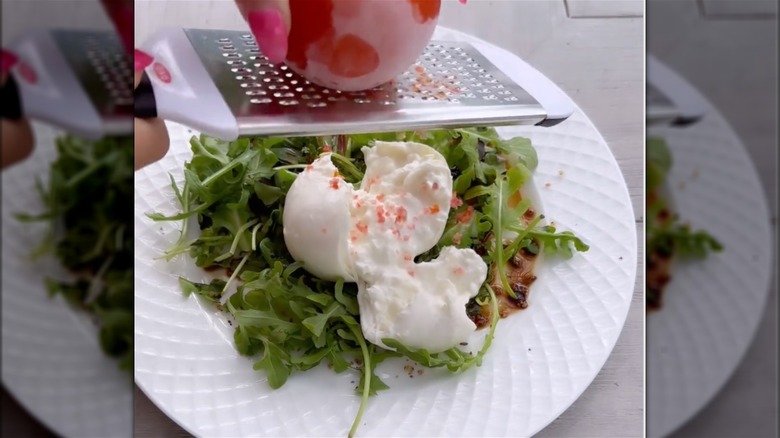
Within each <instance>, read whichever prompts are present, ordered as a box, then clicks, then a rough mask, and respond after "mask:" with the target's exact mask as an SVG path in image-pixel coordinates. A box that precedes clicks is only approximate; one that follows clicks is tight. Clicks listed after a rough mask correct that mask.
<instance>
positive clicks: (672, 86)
mask: <svg viewBox="0 0 780 438" xmlns="http://www.w3.org/2000/svg"><path fill="white" fill-rule="evenodd" d="M645 67H646V69H647V82H648V84H649V85H652V86H653V87H655V88H656V89H658V90H659V91H660V92H661V93H663V94H664V95H665V96H666V97H667V98H668V99H669V100H671V101H672V104H673V105H674V107H673V108H669V109H667V108H661V107H654V106H648V108H647V110H646V114H647V117H646V120H647V123H648V124H668V125H672V126H686V125H690V124H692V123H696V122H697V121H699V120H700V119H701V118H702V117H704V115H705V114H706V113H707V107H709V104H708V103H707V101H706V99H705V98H704V97H703V96H702V95H701V94H699V92H698V91H696V90H695V89H694V88H693V87H691V86H690V85H689V84H687V83H686V82H685V80H684V79H683V78H682V77H680V75H678V74H677V73H675V72H674V71H672V70H671V69H669V67H667V66H665V65H664V64H663V63H661V62H659V61H658V60H657V59H656V58H655V57H654V56H653V55H650V54H648V55H647V61H646V66H645Z"/></svg>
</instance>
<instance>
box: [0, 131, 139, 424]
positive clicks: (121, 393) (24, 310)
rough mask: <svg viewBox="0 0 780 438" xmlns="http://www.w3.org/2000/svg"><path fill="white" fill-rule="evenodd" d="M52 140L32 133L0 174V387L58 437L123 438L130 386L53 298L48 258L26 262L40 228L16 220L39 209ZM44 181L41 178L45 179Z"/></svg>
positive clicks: (92, 336) (81, 321)
mask: <svg viewBox="0 0 780 438" xmlns="http://www.w3.org/2000/svg"><path fill="white" fill-rule="evenodd" d="M56 134H57V133H56V132H55V131H53V130H51V129H49V128H47V127H45V126H43V125H36V126H35V135H36V137H37V148H36V151H35V154H34V155H33V156H32V157H30V158H29V159H28V160H26V161H24V162H23V163H21V164H19V165H17V166H14V167H12V168H10V169H7V170H4V171H3V173H2V188H3V190H2V215H3V219H2V228H3V229H2V242H3V245H2V247H3V249H2V251H3V276H2V291H3V293H2V329H3V330H2V357H3V367H2V368H3V374H2V376H3V377H2V378H3V385H5V387H6V388H7V389H8V390H9V391H10V392H11V394H13V395H14V397H15V398H16V399H17V400H18V401H19V402H20V403H21V404H22V405H23V406H24V407H25V408H26V409H27V410H28V411H29V412H31V413H32V414H33V415H34V416H36V417H37V418H38V419H39V420H41V421H42V422H43V423H44V424H45V425H46V426H48V427H49V428H50V429H51V430H52V431H55V432H56V433H58V434H60V435H62V436H64V437H74V438H82V437H106V438H114V437H117V438H122V437H129V436H131V434H132V425H133V423H132V397H133V393H132V379H131V376H130V375H129V373H126V372H122V371H120V370H119V369H118V363H117V361H115V360H113V359H110V358H108V357H106V356H105V355H104V354H103V352H102V350H101V349H100V346H99V345H98V340H97V330H96V328H95V326H94V325H93V324H92V323H91V321H90V320H89V319H88V318H87V317H86V316H85V315H83V314H81V313H78V312H77V311H75V310H73V309H71V308H70V307H69V306H68V305H67V304H66V303H65V302H64V300H62V299H61V297H56V298H55V299H51V298H49V297H48V295H47V291H46V289H45V286H44V281H45V277H52V278H60V279H63V278H65V279H66V278H68V275H67V273H66V272H64V270H63V268H62V267H61V265H60V264H59V262H58V261H57V260H56V259H55V258H53V257H47V258H44V259H41V260H40V261H38V262H32V261H31V260H30V259H29V254H30V251H31V250H32V249H33V248H35V247H36V246H37V245H38V244H39V243H40V242H41V238H42V237H43V235H44V234H43V232H44V226H43V224H33V225H30V224H22V223H20V222H19V221H18V220H17V219H16V218H15V217H14V214H15V213H36V212H41V211H42V210H43V205H42V204H41V202H40V201H39V197H38V194H37V193H36V191H35V178H36V177H38V176H42V177H44V178H46V176H47V175H48V165H49V163H50V162H51V160H53V159H54V158H55V156H56V151H55V149H54V146H53V144H54V138H55V135H56ZM44 181H45V179H44Z"/></svg>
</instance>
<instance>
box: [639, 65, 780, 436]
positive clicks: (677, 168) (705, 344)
mask: <svg viewBox="0 0 780 438" xmlns="http://www.w3.org/2000/svg"><path fill="white" fill-rule="evenodd" d="M662 67H663V66H662ZM667 73H669V74H672V75H674V76H675V79H674V80H675V81H676V82H677V83H678V84H684V85H685V87H687V90H685V93H686V94H691V95H694V96H695V98H696V99H699V100H701V101H703V102H706V99H705V98H704V97H703V96H701V95H700V94H699V93H698V91H696V90H695V89H694V88H693V87H692V86H691V85H690V84H688V83H687V82H685V81H684V79H682V78H681V77H679V75H677V74H676V73H674V72H671V71H667ZM707 105H708V108H707V109H706V114H707V115H706V116H705V117H704V118H703V119H702V120H701V121H700V122H698V123H696V124H694V125H690V126H688V127H685V128H653V129H649V130H648V133H647V135H648V136H659V137H662V138H664V139H666V141H667V143H668V145H669V148H670V150H671V153H672V160H673V166H672V170H671V172H670V174H669V177H668V186H667V187H666V190H667V193H668V194H669V196H670V201H671V203H672V205H673V206H674V208H675V211H676V212H677V213H678V214H679V215H680V217H681V219H682V220H684V221H687V222H689V223H690V224H691V225H692V227H693V228H695V229H703V230H706V231H708V232H709V233H710V234H712V235H713V236H714V237H715V238H717V239H718V240H720V241H721V243H722V244H723V245H724V247H725V248H724V251H723V252H721V253H716V254H712V255H710V256H709V257H708V258H706V259H705V260H703V261H690V262H685V263H682V262H675V263H674V264H673V266H672V270H671V275H672V280H671V282H670V283H669V284H668V285H667V287H666V291H665V293H664V304H663V307H662V308H661V309H660V310H659V311H656V312H652V313H650V314H649V315H648V317H647V406H646V409H647V434H648V436H649V437H661V436H666V435H668V434H670V433H671V432H673V431H675V430H676V429H677V428H679V427H680V426H682V425H683V424H684V423H685V422H687V421H688V420H689V419H690V418H692V417H693V416H694V415H695V414H696V413H697V412H698V411H699V410H700V409H701V408H703V407H704V406H705V405H706V404H707V402H709V400H710V399H712V397H713V396H714V395H715V394H716V393H717V392H718V390H719V389H720V388H721V387H722V386H723V385H724V384H725V383H726V381H727V380H728V379H729V377H730V376H731V374H732V373H733V372H734V370H735V369H736V367H737V365H738V364H739V363H740V361H741V360H742V357H743V356H744V354H745V351H746V350H747V348H748V347H749V346H750V343H751V340H752V339H753V336H754V334H755V331H756V328H757V326H758V323H759V321H760V320H761V317H762V315H763V313H764V305H765V302H766V298H767V294H768V292H769V282H770V279H771V269H772V266H773V262H772V258H773V254H772V242H773V241H774V239H773V238H772V232H771V229H770V215H769V209H768V206H767V202H766V198H765V194H764V191H763V188H762V186H761V183H760V181H759V179H758V174H757V173H756V170H755V168H754V166H753V163H752V162H751V161H750V158H749V157H748V154H747V151H746V150H745V147H744V146H743V145H742V142H741V141H740V140H739V139H738V138H737V136H736V134H735V133H734V131H733V130H732V129H731V127H730V126H729V125H728V123H727V122H726V121H725V120H724V119H723V117H722V116H721V115H720V114H719V113H718V111H717V110H716V109H715V108H713V107H712V106H711V105H710V104H709V103H707Z"/></svg>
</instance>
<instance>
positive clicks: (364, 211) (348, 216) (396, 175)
mask: <svg viewBox="0 0 780 438" xmlns="http://www.w3.org/2000/svg"><path fill="white" fill-rule="evenodd" d="M363 154H364V157H365V161H366V174H365V176H364V178H363V181H362V182H361V186H360V189H353V188H352V187H351V186H350V185H349V184H347V183H345V182H344V180H343V179H341V178H340V177H339V176H338V172H337V171H336V167H335V166H334V165H333V163H332V162H331V160H330V155H324V156H322V157H321V158H319V159H318V160H316V161H315V162H314V163H313V164H312V165H311V166H309V167H308V168H307V169H306V170H305V171H303V172H302V173H301V174H300V175H299V176H298V177H297V178H296V180H295V182H294V183H293V185H292V187H291V188H290V191H289V192H288V194H287V199H286V202H285V209H284V217H283V225H284V237H285V243H286V244H287V247H288V249H289V251H290V254H291V255H292V256H293V257H294V258H295V259H296V260H299V261H302V262H303V263H304V268H305V269H306V270H308V271H309V272H311V273H312V274H314V275H316V276H318V277H321V278H325V279H335V278H338V277H341V278H344V279H345V280H346V281H355V282H357V283H358V302H359V305H360V320H361V328H362V329H363V334H364V336H365V337H366V339H367V340H368V341H369V342H372V343H374V344H377V345H380V346H384V347H386V346H385V345H384V344H383V343H382V339H385V338H392V339H396V340H397V341H399V342H401V343H402V344H404V345H406V346H407V347H410V348H415V349H417V348H425V349H427V350H429V351H431V352H438V351H442V350H446V349H448V348H451V347H453V346H455V345H457V344H458V343H460V342H463V341H465V340H466V339H467V338H468V336H469V335H470V334H471V333H472V332H473V331H474V330H475V329H476V326H475V325H474V323H473V322H472V321H471V320H470V319H469V318H468V317H467V315H466V309H465V306H466V303H467V302H468V300H469V299H470V298H471V297H473V296H475V295H476V294H477V292H478V291H479V287H480V286H481V284H482V283H483V282H484V280H485V277H486V276H487V267H486V266H485V263H484V262H483V261H482V259H481V257H480V256H479V255H477V254H476V253H475V252H474V251H473V250H471V249H456V248H444V249H443V250H442V252H441V254H440V255H439V257H438V258H437V259H436V260H433V261H431V262H427V263H415V262H414V258H415V257H416V256H417V255H419V254H422V253H424V252H425V251H427V250H429V249H431V248H432V247H433V246H434V245H435V244H436V242H438V241H439V239H440V238H441V235H442V233H443V232H444V228H445V225H446V221H447V216H448V215H449V211H450V201H451V198H452V176H451V173H450V169H449V167H448V166H447V162H446V160H445V159H444V157H443V156H442V155H441V154H440V153H439V152H437V151H436V150H435V149H433V148H431V147H429V146H426V145H423V144H419V143H404V142H376V144H375V145H374V146H373V147H371V148H364V149H363Z"/></svg>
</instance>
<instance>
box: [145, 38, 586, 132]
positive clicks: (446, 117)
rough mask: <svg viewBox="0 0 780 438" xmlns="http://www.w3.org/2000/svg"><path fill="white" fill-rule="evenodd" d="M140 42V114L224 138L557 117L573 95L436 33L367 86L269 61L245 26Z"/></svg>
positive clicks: (563, 113) (523, 121)
mask: <svg viewBox="0 0 780 438" xmlns="http://www.w3.org/2000/svg"><path fill="white" fill-rule="evenodd" d="M142 49H143V50H145V51H147V53H149V54H150V55H152V56H153V57H154V59H155V61H154V62H153V63H152V65H150V66H149V67H147V69H146V72H145V73H146V75H145V78H144V81H143V85H142V86H141V87H139V90H136V94H135V96H136V102H135V105H136V114H137V115H140V116H142V117H151V116H159V117H162V118H165V119H168V120H172V121H175V122H179V123H182V124H185V125H188V126H191V127H193V128H195V129H197V130H198V131H201V132H204V133H206V134H210V135H212V136H215V137H218V138H221V139H224V140H232V139H235V138H237V137H239V136H248V135H260V136H263V135H284V136H300V135H334V134H349V133H359V132H388V131H400V130H417V129H434V128H450V127H466V126H477V125H493V126H498V125H512V124H542V125H553V124H555V123H558V122H560V121H562V120H564V119H566V118H567V117H568V116H569V115H570V114H571V113H572V112H573V105H572V104H571V101H570V100H569V99H568V97H566V96H565V94H563V93H562V92H561V91H560V90H559V89H558V88H557V87H556V86H555V85H554V84H552V83H551V82H549V80H547V79H546V78H544V77H543V76H541V75H540V74H538V72H535V71H534V72H532V73H535V74H530V75H528V77H532V78H533V81H529V84H525V87H521V86H520V85H518V84H517V83H515V82H513V81H512V80H511V79H510V78H509V77H508V76H507V75H506V74H504V73H503V72H502V71H501V70H499V69H498V68H497V67H496V66H495V65H494V64H493V63H491V62H490V61H489V60H488V59H487V58H486V57H485V56H484V55H483V54H482V53H480V52H479V51H478V50H477V49H475V48H474V47H473V46H471V45H470V44H466V43H456V42H446V41H432V42H431V43H429V44H428V46H427V47H426V49H425V51H424V53H423V54H422V55H421V56H420V57H419V58H418V60H417V62H416V63H415V64H414V65H413V66H412V67H411V68H409V69H408V70H407V71H406V72H405V73H404V74H402V75H400V76H399V77H398V78H396V80H395V81H392V82H390V83H387V84H385V85H381V86H378V87H376V88H373V89H370V90H366V91H360V92H341V91H337V90H331V89H327V88H323V87H320V86H318V85H315V84H312V83H310V82H309V81H307V80H306V79H304V78H303V77H301V76H299V75H298V74H296V73H295V72H293V71H292V70H291V69H289V68H288V67H287V66H286V65H274V64H271V63H269V62H268V60H267V58H266V57H265V56H263V54H262V53H261V51H260V49H259V48H258V46H257V43H256V42H255V40H254V38H253V36H252V35H250V34H249V33H247V32H242V31H228V30H203V29H168V30H164V31H161V32H159V33H157V34H156V35H155V36H154V37H153V38H152V39H151V40H150V41H148V42H147V44H145V45H144V46H143V47H142ZM528 68H529V69H530V67H528ZM543 102H548V104H547V105H545V104H543Z"/></svg>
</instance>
